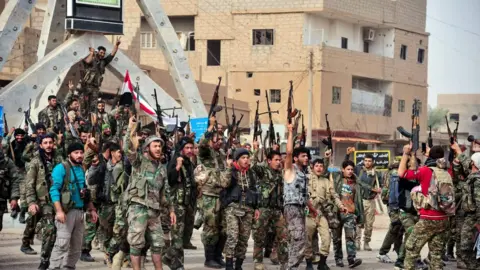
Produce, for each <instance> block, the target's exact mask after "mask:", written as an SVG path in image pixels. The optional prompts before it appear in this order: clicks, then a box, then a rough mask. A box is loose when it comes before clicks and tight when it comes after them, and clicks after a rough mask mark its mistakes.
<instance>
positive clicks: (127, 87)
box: [122, 70, 157, 120]
mask: <svg viewBox="0 0 480 270" xmlns="http://www.w3.org/2000/svg"><path fill="white" fill-rule="evenodd" d="M134 90H135V89H134V87H133V85H132V80H130V74H129V73H128V70H127V72H126V73H125V79H124V80H123V91H122V93H128V92H130V93H131V94H132V96H133V99H134V100H135V101H137V98H138V97H137V93H136V92H135V91H134ZM139 103H140V109H141V110H142V111H143V112H145V113H146V114H147V115H149V116H150V117H152V118H153V119H154V120H156V119H157V114H156V113H155V110H154V109H153V108H152V106H150V104H148V102H147V101H146V100H143V99H142V98H140V102H139Z"/></svg>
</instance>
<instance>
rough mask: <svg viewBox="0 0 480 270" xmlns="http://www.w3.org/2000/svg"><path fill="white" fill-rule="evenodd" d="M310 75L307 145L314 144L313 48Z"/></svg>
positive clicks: (309, 68)
mask: <svg viewBox="0 0 480 270" xmlns="http://www.w3.org/2000/svg"><path fill="white" fill-rule="evenodd" d="M308 75H309V77H310V85H309V88H308V97H307V99H308V122H307V140H306V143H305V145H306V146H307V147H311V146H312V118H313V114H312V106H313V104H312V102H313V101H312V99H313V50H310V65H309V67H308Z"/></svg>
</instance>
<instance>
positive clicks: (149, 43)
mask: <svg viewBox="0 0 480 270" xmlns="http://www.w3.org/2000/svg"><path fill="white" fill-rule="evenodd" d="M140 46H141V48H142V49H153V48H156V47H157V39H156V38H155V35H154V34H153V32H142V33H140Z"/></svg>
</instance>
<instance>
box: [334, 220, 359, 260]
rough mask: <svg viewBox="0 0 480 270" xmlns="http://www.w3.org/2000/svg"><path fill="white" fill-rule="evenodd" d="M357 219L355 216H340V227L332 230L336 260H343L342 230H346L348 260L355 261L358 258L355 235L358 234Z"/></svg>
mask: <svg viewBox="0 0 480 270" xmlns="http://www.w3.org/2000/svg"><path fill="white" fill-rule="evenodd" d="M356 219H357V217H356V216H355V215H354V214H350V213H348V214H343V213H341V214H340V215H339V220H340V226H338V228H336V229H332V236H333V250H334V252H335V259H340V260H342V259H343V251H342V229H343V230H345V245H346V248H347V258H348V259H353V258H355V257H356V256H357V247H356V246H355V234H356V231H355V229H356V223H357V222H356Z"/></svg>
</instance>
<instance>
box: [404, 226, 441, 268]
mask: <svg viewBox="0 0 480 270" xmlns="http://www.w3.org/2000/svg"><path fill="white" fill-rule="evenodd" d="M447 228H448V219H445V220H428V219H420V221H418V222H417V224H415V226H414V227H413V231H412V234H411V235H410V237H409V238H408V240H407V243H406V244H405V248H406V250H407V254H406V256H405V264H404V265H405V270H414V269H415V261H416V260H417V259H418V258H419V257H420V251H421V250H422V248H423V246H425V244H427V243H428V249H429V251H430V256H431V260H430V269H443V262H442V251H443V246H444V245H445V241H446V230H447Z"/></svg>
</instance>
